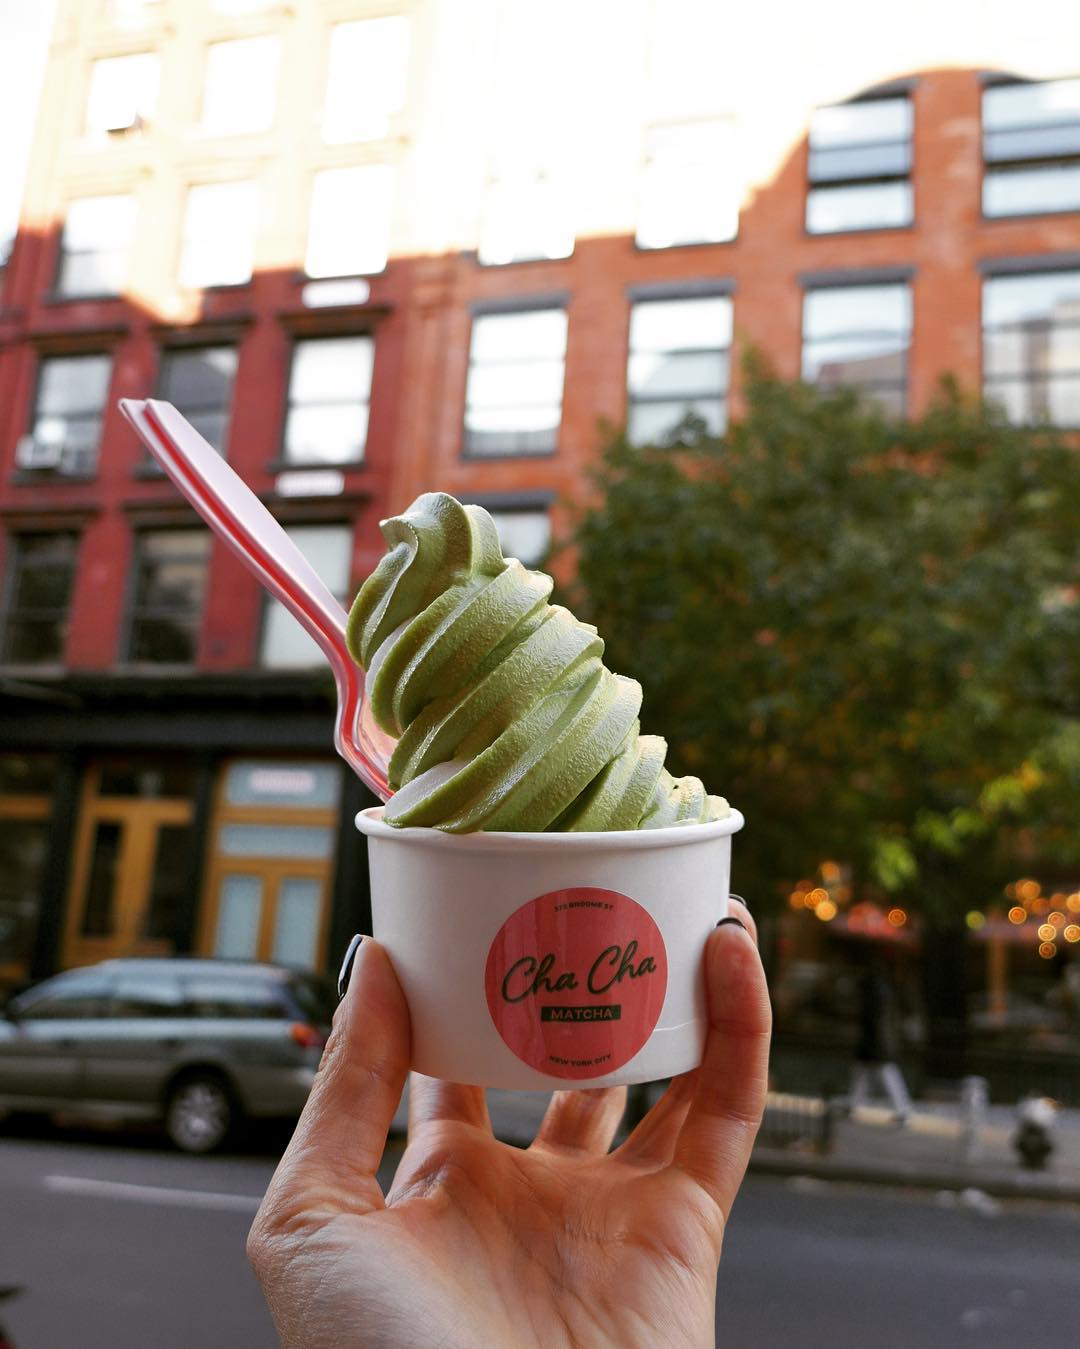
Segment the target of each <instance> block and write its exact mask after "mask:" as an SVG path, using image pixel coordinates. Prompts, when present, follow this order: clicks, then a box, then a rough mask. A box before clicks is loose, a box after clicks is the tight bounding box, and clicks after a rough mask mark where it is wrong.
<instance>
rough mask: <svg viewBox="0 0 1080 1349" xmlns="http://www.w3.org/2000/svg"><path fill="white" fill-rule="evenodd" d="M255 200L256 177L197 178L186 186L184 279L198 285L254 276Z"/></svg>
mask: <svg viewBox="0 0 1080 1349" xmlns="http://www.w3.org/2000/svg"><path fill="white" fill-rule="evenodd" d="M256 202H257V196H256V188H255V184H254V183H253V182H232V183H199V184H198V185H197V186H195V187H191V188H188V195H187V207H186V209H185V211H184V230H183V243H182V245H181V253H180V283H181V285H183V286H189V287H191V288H192V289H193V290H200V289H203V288H205V287H208V286H239V285H243V284H244V282H246V281H250V280H251V269H252V266H253V264H254V259H255V218H256Z"/></svg>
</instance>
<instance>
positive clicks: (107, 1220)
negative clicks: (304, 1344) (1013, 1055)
mask: <svg viewBox="0 0 1080 1349" xmlns="http://www.w3.org/2000/svg"><path fill="white" fill-rule="evenodd" d="M272 1143H273V1140H271V1141H270V1142H264V1143H263V1144H262V1145H261V1146H260V1145H256V1146H254V1147H250V1148H248V1149H247V1150H246V1151H245V1152H244V1153H241V1154H234V1155H228V1156H222V1157H216V1158H205V1159H201V1158H200V1159H193V1158H189V1157H183V1156H180V1155H178V1154H176V1153H172V1152H169V1151H167V1150H165V1148H164V1147H163V1146H161V1145H159V1143H158V1141H157V1140H156V1139H155V1138H154V1137H152V1136H148V1137H146V1138H138V1137H130V1136H123V1135H113V1134H100V1133H99V1134H94V1133H91V1132H89V1131H82V1130H80V1131H77V1132H76V1131H73V1130H59V1129H57V1130H50V1131H49V1133H48V1135H47V1137H45V1138H44V1139H37V1138H35V1137H33V1136H31V1135H30V1134H29V1132H27V1133H23V1134H19V1133H16V1132H13V1131H9V1132H8V1133H6V1134H5V1136H3V1137H2V1138H0V1193H2V1194H3V1196H4V1199H3V1206H2V1210H0V1213H2V1217H0V1232H2V1236H0V1286H2V1285H9V1284H21V1285H24V1287H25V1290H26V1291H25V1292H24V1293H23V1295H22V1296H21V1297H19V1298H18V1299H17V1300H15V1301H14V1302H12V1303H10V1304H8V1306H7V1307H5V1309H4V1315H3V1320H4V1323H5V1324H6V1325H7V1328H8V1330H9V1331H10V1333H11V1335H12V1337H13V1339H14V1344H15V1346H16V1349H190V1346H192V1345H198V1346H200V1349H263V1346H266V1347H267V1349H271V1347H272V1346H273V1345H275V1344H276V1342H277V1341H276V1338H275V1336H274V1332H273V1328H272V1326H271V1323H270V1319H269V1316H268V1315H267V1313H266V1311H265V1308H264V1307H263V1304H262V1300H261V1296H260V1294H259V1290H258V1288H257V1286H256V1284H255V1280H254V1278H253V1276H252V1275H251V1273H250V1271H249V1270H248V1267H247V1264H246V1261H245V1259H244V1249H243V1247H244V1236H245V1233H246V1232H247V1229H248V1226H249V1224H250V1222H251V1217H252V1214H253V1213H254V1212H255V1208H256V1206H257V1203H258V1199H259V1196H260V1194H261V1193H262V1191H263V1189H264V1188H265V1186H266V1183H267V1180H268V1178H269V1176H270V1174H271V1172H272V1170H273V1166H274V1155H273V1146H272ZM389 1169H390V1168H389V1165H387V1166H386V1168H385V1170H384V1174H383V1181H384V1183H385V1180H386V1179H387V1175H388V1173H389ZM1078 1267H1080V1210H1077V1209H1076V1208H1072V1207H1067V1206H1063V1205H1036V1204H1032V1203H1011V1204H1006V1205H1000V1204H998V1203H996V1202H994V1201H991V1200H985V1199H983V1200H979V1198H978V1197H977V1196H972V1197H971V1200H970V1202H962V1201H960V1200H958V1199H957V1198H956V1197H955V1196H952V1195H950V1196H947V1197H946V1196H941V1195H934V1194H927V1193H921V1192H905V1191H899V1190H891V1189H884V1188H882V1189H858V1188H854V1187H846V1186H838V1185H829V1184H826V1183H823V1182H820V1181H810V1180H807V1179H805V1178H799V1177H796V1178H794V1179H780V1178H773V1177H766V1176H751V1177H750V1179H749V1180H748V1182H747V1183H746V1185H745V1187H744V1189H743V1191H742V1193H741V1195H740V1198H739V1201H738V1205H737V1208H736V1211H735V1215H734V1218H733V1221H732V1226H731V1229H730V1231H729V1234H728V1240H727V1245H726V1249H725V1254H724V1263H723V1266H722V1271H721V1279H720V1293H719V1316H718V1338H717V1342H718V1344H721V1345H725V1346H729V1349H774V1347H775V1346H786V1345H789V1344H798V1345H799V1346H800V1349H866V1347H867V1346H872V1347H873V1349H952V1346H966V1345H972V1346H979V1349H1017V1347H1018V1346H1021V1345H1023V1346H1032V1347H1033V1349H1076V1346H1077V1344H1078V1343H1080V1286H1078V1285H1077V1283H1076V1277H1075V1276H1076V1270H1077V1268H1078ZM657 1343H658V1344H659V1343H660V1340H658V1341H657Z"/></svg>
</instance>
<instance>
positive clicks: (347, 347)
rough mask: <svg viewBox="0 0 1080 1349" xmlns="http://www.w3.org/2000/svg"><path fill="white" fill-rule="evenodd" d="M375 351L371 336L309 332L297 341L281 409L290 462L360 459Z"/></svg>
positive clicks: (361, 457) (286, 449) (341, 462)
mask: <svg viewBox="0 0 1080 1349" xmlns="http://www.w3.org/2000/svg"><path fill="white" fill-rule="evenodd" d="M374 357H375V343H374V340H373V339H372V338H370V337H312V338H307V339H305V340H304V341H301V342H297V343H296V345H295V346H294V347H293V359H292V369H291V371H290V373H289V407H288V411H287V412H286V415H285V446H284V458H285V459H286V460H288V462H289V463H291V464H352V463H360V462H361V461H362V460H363V458H364V446H365V443H366V442H367V429H368V403H369V400H370V397H371V372H372V364H373V362H374Z"/></svg>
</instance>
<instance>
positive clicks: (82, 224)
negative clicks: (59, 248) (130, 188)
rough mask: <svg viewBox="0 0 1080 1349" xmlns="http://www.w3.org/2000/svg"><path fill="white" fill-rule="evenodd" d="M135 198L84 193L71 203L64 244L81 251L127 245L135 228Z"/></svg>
mask: <svg viewBox="0 0 1080 1349" xmlns="http://www.w3.org/2000/svg"><path fill="white" fill-rule="evenodd" d="M135 210H136V207H135V198H134V197H129V196H115V197H80V198H79V199H78V200H76V201H72V202H69V203H68V209H67V218H66V220H65V221H64V248H65V249H72V250H74V251H77V252H83V251H97V252H102V251H108V250H110V249H124V248H127V246H128V245H129V244H130V242H131V236H132V234H133V233H134V232H135Z"/></svg>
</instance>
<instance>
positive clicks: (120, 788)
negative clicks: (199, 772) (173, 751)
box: [97, 754, 194, 801]
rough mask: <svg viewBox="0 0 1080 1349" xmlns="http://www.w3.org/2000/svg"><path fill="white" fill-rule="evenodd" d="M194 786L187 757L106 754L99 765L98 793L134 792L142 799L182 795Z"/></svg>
mask: <svg viewBox="0 0 1080 1349" xmlns="http://www.w3.org/2000/svg"><path fill="white" fill-rule="evenodd" d="M193 788H194V776H193V772H192V767H191V763H190V761H189V760H187V759H181V758H173V757H171V756H169V755H166V754H153V755H135V754H133V755H130V756H124V757H123V758H108V759H105V760H103V761H102V763H101V765H100V768H99V777H98V788H97V791H98V795H99V796H137V797H140V798H141V799H143V800H144V801H159V800H162V799H185V798H187V797H190V796H191V793H192V790H193Z"/></svg>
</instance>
